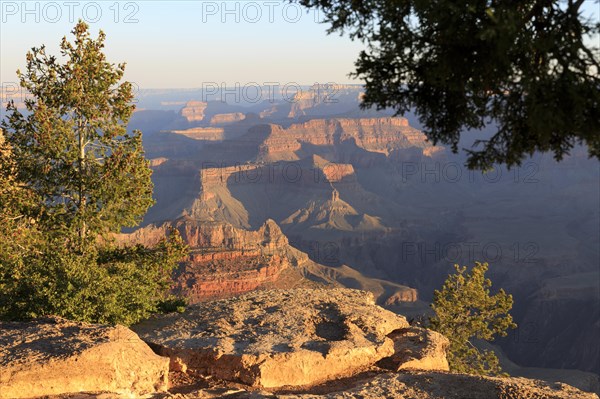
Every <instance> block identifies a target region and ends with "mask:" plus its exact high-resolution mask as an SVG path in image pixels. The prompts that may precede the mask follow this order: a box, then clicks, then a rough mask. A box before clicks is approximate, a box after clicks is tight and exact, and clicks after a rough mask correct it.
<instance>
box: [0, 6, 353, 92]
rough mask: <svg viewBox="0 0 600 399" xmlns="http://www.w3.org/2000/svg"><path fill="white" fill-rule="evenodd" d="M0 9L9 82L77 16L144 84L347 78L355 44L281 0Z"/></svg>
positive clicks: (3, 70)
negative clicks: (28, 56)
mask: <svg viewBox="0 0 600 399" xmlns="http://www.w3.org/2000/svg"><path fill="white" fill-rule="evenodd" d="M0 6H1V10H2V16H1V18H2V19H1V22H2V25H1V28H0V29H1V31H0V60H1V61H0V64H1V65H0V79H1V80H2V82H14V81H15V80H16V77H15V71H16V69H17V68H24V65H25V54H26V52H27V50H28V49H30V48H31V47H33V46H38V45H40V44H42V43H43V44H46V46H47V47H48V48H49V49H51V51H52V52H53V53H56V54H57V53H58V50H57V49H58V43H59V42H60V40H61V38H62V37H63V36H64V35H66V34H68V32H70V31H71V29H72V28H73V26H74V24H75V23H76V21H77V19H79V18H82V17H83V19H84V20H86V22H88V23H90V25H91V26H92V29H93V33H94V35H96V34H97V32H98V29H102V30H104V32H105V33H106V35H107V41H106V53H107V55H108V57H109V59H110V60H111V61H113V62H122V61H126V62H127V65H128V66H127V76H126V78H127V79H128V80H131V81H134V82H136V83H137V84H138V85H139V86H140V87H143V88H178V87H179V88H183V87H201V86H202V84H203V83H206V82H216V83H218V84H219V85H221V84H222V83H225V84H226V85H228V86H234V85H235V83H236V82H240V83H241V84H242V85H243V84H245V83H250V82H257V83H259V84H263V83H266V82H278V83H288V82H298V83H302V84H311V83H327V82H335V83H350V82H352V81H351V80H350V79H349V78H348V76H347V75H348V73H349V72H351V71H352V70H353V65H354V60H355V59H356V57H357V55H358V53H359V51H360V49H361V48H363V46H362V44H361V43H357V42H355V43H353V42H352V41H350V40H349V39H348V38H347V37H340V36H339V35H337V34H334V35H329V36H327V35H326V33H325V30H326V28H327V26H326V25H325V24H321V23H318V22H317V21H318V20H319V16H318V15H316V14H315V12H314V11H312V10H310V11H308V13H307V10H306V9H302V8H300V6H299V5H297V4H291V5H290V4H288V3H287V2H281V1H227V2H223V1H136V2H127V1H121V2H118V3H117V2H114V1H97V2H86V1H81V2H79V1H72V2H69V1H65V2H62V1H57V2H27V3H25V7H24V6H23V3H22V2H21V1H4V0H1V1H0ZM117 10H118V11H117ZM59 13H60V14H59ZM36 19H37V20H38V21H37V22H36ZM70 20H71V21H70ZM96 20H97V21H96ZM355 83H358V82H357V81H355Z"/></svg>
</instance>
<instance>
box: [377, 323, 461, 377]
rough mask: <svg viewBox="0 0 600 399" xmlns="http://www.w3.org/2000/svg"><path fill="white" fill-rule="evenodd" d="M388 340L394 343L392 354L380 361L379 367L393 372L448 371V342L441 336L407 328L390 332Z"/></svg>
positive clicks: (414, 328)
mask: <svg viewBox="0 0 600 399" xmlns="http://www.w3.org/2000/svg"><path fill="white" fill-rule="evenodd" d="M388 338H390V339H391V340H392V341H394V354H393V355H392V356H390V357H388V358H385V359H381V360H380V361H379V363H378V365H379V366H380V367H383V368H386V369H390V370H393V371H400V370H405V369H419V370H441V371H449V370H450V368H449V366H448V360H447V359H446V351H447V350H448V347H449V346H450V341H448V338H446V337H444V336H443V335H441V334H439V333H437V332H435V331H431V330H427V329H425V328H419V327H408V328H401V329H398V330H395V331H392V332H391V333H389V334H388Z"/></svg>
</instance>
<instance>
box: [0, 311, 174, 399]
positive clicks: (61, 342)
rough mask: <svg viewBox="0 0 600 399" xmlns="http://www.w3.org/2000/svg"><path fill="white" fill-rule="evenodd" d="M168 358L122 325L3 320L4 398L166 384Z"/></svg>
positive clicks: (0, 387) (139, 390) (146, 389)
mask: <svg viewBox="0 0 600 399" xmlns="http://www.w3.org/2000/svg"><path fill="white" fill-rule="evenodd" d="M168 364H169V361H168V359H166V358H163V357H160V356H158V355H156V354H154V353H153V352H152V350H151V349H150V348H149V347H148V345H146V344H145V343H144V342H142V341H141V340H140V339H139V338H138V336H137V335H136V334H135V333H134V332H132V331H131V330H129V329H128V328H125V327H122V326H116V327H109V326H102V325H94V324H87V323H75V322H70V321H67V320H64V319H61V318H57V317H49V318H41V319H36V320H34V321H31V322H0V398H1V399H19V398H31V397H38V396H43V395H59V394H66V393H76V392H81V391H90V392H94V391H96V392H100V391H108V392H112V393H118V394H126V395H134V396H141V395H143V394H147V393H152V392H155V391H160V390H164V389H166V388H167V376H168Z"/></svg>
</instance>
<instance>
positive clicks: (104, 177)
mask: <svg viewBox="0 0 600 399" xmlns="http://www.w3.org/2000/svg"><path fill="white" fill-rule="evenodd" d="M72 33H73V34H74V35H75V42H74V43H70V42H68V41H67V39H66V37H65V38H63V40H62V43H61V45H60V48H61V54H62V56H63V57H65V58H66V62H65V63H64V64H61V63H59V61H58V60H57V58H56V57H54V56H49V55H48V54H47V53H46V49H45V46H41V47H39V48H33V49H32V50H31V51H30V52H29V53H28V54H27V70H26V71H25V72H24V73H22V72H20V71H18V72H17V74H18V76H19V79H20V84H21V87H23V88H24V89H26V90H27V92H28V93H30V94H31V95H32V97H33V98H32V99H28V100H26V107H27V115H26V116H25V115H24V114H23V113H21V112H20V111H19V110H18V109H17V108H16V106H15V105H14V104H13V103H10V104H9V105H8V107H7V111H8V113H9V116H8V120H7V121H4V122H3V127H4V129H5V130H6V135H7V139H8V141H9V142H10V143H11V145H12V147H13V158H14V161H15V162H16V163H17V164H18V165H19V167H18V169H17V172H18V174H17V179H18V180H19V181H22V182H25V183H27V184H28V186H29V187H30V188H31V190H33V191H34V192H35V193H36V194H37V195H39V196H40V197H41V199H42V202H41V209H40V214H41V219H40V222H41V223H43V224H44V227H45V228H46V229H47V230H48V231H50V230H52V231H55V232H56V233H57V234H59V235H62V236H64V237H69V238H71V239H72V238H73V235H72V233H75V235H76V236H78V237H79V248H80V249H84V248H85V245H83V243H82V241H84V240H85V239H86V238H87V237H90V238H92V239H95V237H96V235H97V234H103V235H105V234H107V233H110V232H118V231H119V230H120V229H121V227H123V226H129V227H132V226H135V225H136V224H138V223H139V221H140V220H141V218H142V217H143V215H144V214H145V213H146V211H147V209H148V208H149V207H150V206H151V205H152V204H153V200H152V181H151V179H150V176H151V170H150V168H149V164H148V161H147V160H146V159H145V158H144V152H143V148H142V136H141V132H139V131H135V132H134V133H133V134H129V133H127V123H128V121H129V118H130V117H131V114H132V113H133V110H134V108H135V107H134V105H133V104H132V100H133V92H132V85H131V84H130V83H129V82H123V83H119V81H120V80H121V78H122V77H123V73H124V69H125V64H119V65H116V66H115V65H113V64H110V63H109V62H108V61H107V60H106V57H105V55H104V54H103V53H102V49H103V48H104V40H105V35H104V33H103V32H102V31H100V34H99V36H98V38H97V39H96V40H93V39H92V38H91V37H90V33H89V30H88V26H87V25H86V24H85V23H83V22H80V23H78V24H77V26H76V27H75V29H74V30H73V31H72Z"/></svg>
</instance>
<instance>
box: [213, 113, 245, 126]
mask: <svg viewBox="0 0 600 399" xmlns="http://www.w3.org/2000/svg"><path fill="white" fill-rule="evenodd" d="M245 118H246V115H244V114H243V113H241V112H231V113H228V114H217V115H215V116H213V117H212V118H210V124H211V125H227V124H230V123H234V122H239V121H243V120H244V119H245Z"/></svg>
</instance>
